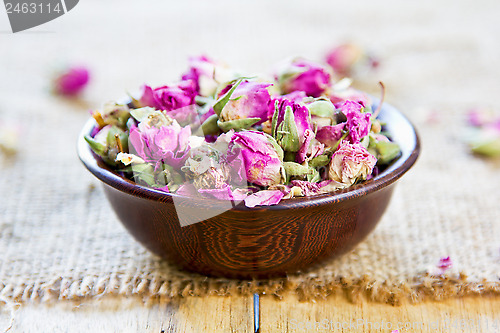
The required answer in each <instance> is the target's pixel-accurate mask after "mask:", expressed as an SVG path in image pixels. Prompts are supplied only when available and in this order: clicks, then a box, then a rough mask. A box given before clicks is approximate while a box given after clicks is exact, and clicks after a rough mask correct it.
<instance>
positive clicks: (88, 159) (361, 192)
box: [77, 103, 420, 210]
mask: <svg viewBox="0 0 500 333" xmlns="http://www.w3.org/2000/svg"><path fill="white" fill-rule="evenodd" d="M376 105H377V103H374V106H376ZM385 113H389V114H391V116H392V117H394V116H396V117H399V118H400V121H404V122H405V123H406V125H407V127H408V128H409V129H411V133H407V134H409V135H410V136H411V138H409V140H411V141H412V142H410V144H411V143H413V144H411V146H410V147H408V149H402V153H401V156H400V157H398V159H397V160H395V161H394V162H393V163H391V164H390V165H389V166H388V167H387V168H386V169H385V170H383V171H382V172H381V173H380V174H379V175H377V176H375V177H374V178H372V179H370V180H367V181H364V182H362V183H360V184H356V185H353V186H350V187H348V188H345V189H341V190H337V191H334V192H330V193H324V194H318V195H313V196H308V197H299V198H291V199H285V200H282V201H281V202H280V203H279V204H277V205H273V206H257V207H254V208H249V207H246V206H244V205H243V204H239V205H237V206H235V207H233V209H232V210H263V209H264V210H265V209H267V210H282V209H291V208H293V209H296V208H303V207H309V206H317V205H322V204H327V203H332V202H342V201H347V200H349V199H351V198H355V197H361V196H365V195H367V194H369V193H372V192H375V191H377V190H380V189H382V188H385V187H387V186H389V185H391V184H392V183H394V182H395V181H397V180H398V179H399V178H401V177H402V176H403V174H405V173H406V172H407V171H408V170H409V169H410V168H411V167H412V166H413V165H414V164H415V162H416V160H417V158H418V155H419V154H420V139H419V136H418V133H417V131H416V129H415V126H414V125H413V124H412V123H411V122H410V121H409V120H408V118H407V117H406V116H405V115H403V114H402V113H401V112H400V111H399V110H398V109H396V108H395V107H393V106H392V105H390V104H387V103H384V104H383V106H382V108H381V113H380V116H382V115H383V114H385ZM390 118H391V117H388V119H390ZM389 122H390V121H388V123H389ZM95 125H97V124H96V122H95V120H94V119H93V118H90V119H89V120H88V121H87V122H86V123H85V125H84V126H83V128H82V130H81V132H80V134H79V136H78V142H77V153H78V156H79V158H80V160H81V161H82V163H83V164H84V165H85V167H86V168H87V169H88V170H89V171H90V172H91V173H92V174H93V175H94V176H95V177H96V178H98V179H99V180H100V181H102V182H103V183H105V184H107V185H109V186H111V187H113V188H115V189H117V190H119V191H121V192H124V193H127V194H129V195H132V196H137V197H141V198H144V199H149V200H155V201H163V202H165V201H170V200H171V199H172V198H173V197H176V198H184V199H190V200H191V199H193V198H189V197H186V196H181V195H178V194H175V193H166V192H163V191H160V190H157V189H154V188H149V187H146V186H142V185H138V184H136V183H135V182H133V181H131V180H129V179H126V178H123V177H122V176H120V175H119V174H118V173H116V172H114V171H112V170H111V169H110V168H109V167H108V166H106V165H105V164H104V162H103V161H102V160H101V159H100V158H99V157H98V156H97V155H96V154H94V152H93V151H92V150H91V149H90V146H89V145H88V144H87V142H86V141H85V139H84V136H85V135H88V134H89V133H90V132H91V131H92V129H93V128H94V127H95ZM389 133H390V134H391V132H389ZM395 142H398V141H396V140H395ZM398 143H400V142H398ZM400 146H401V143H400ZM403 148H404V147H403ZM196 199H197V200H198V202H207V201H209V202H210V204H211V205H217V202H219V203H220V200H217V199H205V198H203V199H199V198H196Z"/></svg>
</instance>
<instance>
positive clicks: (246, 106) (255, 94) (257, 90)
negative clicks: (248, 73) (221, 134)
mask: <svg viewBox="0 0 500 333" xmlns="http://www.w3.org/2000/svg"><path fill="white" fill-rule="evenodd" d="M269 86H271V84H270V83H259V82H255V81H248V80H243V81H242V82H241V83H240V84H239V85H238V86H237V87H236V89H235V90H234V91H233V93H232V94H231V97H230V99H229V101H228V102H227V103H226V105H224V107H223V108H222V111H221V113H220V119H221V121H232V120H238V119H248V118H260V121H258V122H257V124H260V123H262V122H264V121H266V120H267V112H268V108H269V103H270V102H271V95H270V94H269V91H268V90H267V87H269ZM231 88H232V85H228V86H227V87H226V88H224V89H223V90H222V92H221V96H222V95H224V94H225V93H226V92H228V91H229V90H230V89H231Z"/></svg>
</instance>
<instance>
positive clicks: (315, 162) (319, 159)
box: [309, 155, 330, 168]
mask: <svg viewBox="0 0 500 333" xmlns="http://www.w3.org/2000/svg"><path fill="white" fill-rule="evenodd" d="M328 163H330V157H329V156H328V155H319V156H316V157H315V158H313V159H312V160H311V161H309V165H310V166H311V167H313V168H318V167H322V166H327V165H328Z"/></svg>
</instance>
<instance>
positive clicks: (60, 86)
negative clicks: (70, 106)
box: [53, 66, 90, 97]
mask: <svg viewBox="0 0 500 333" xmlns="http://www.w3.org/2000/svg"><path fill="white" fill-rule="evenodd" d="M89 79H90V74H89V71H88V69H87V68H85V67H81V66H76V67H70V68H68V69H67V70H65V71H64V72H62V73H60V74H59V75H58V76H57V77H56V78H55V80H54V82H53V90H54V92H55V93H56V94H59V95H63V96H68V97H74V96H77V95H79V94H80V93H81V92H82V91H83V89H84V88H85V87H86V86H87V84H88V82H89Z"/></svg>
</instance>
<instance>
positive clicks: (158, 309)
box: [0, 295, 500, 333]
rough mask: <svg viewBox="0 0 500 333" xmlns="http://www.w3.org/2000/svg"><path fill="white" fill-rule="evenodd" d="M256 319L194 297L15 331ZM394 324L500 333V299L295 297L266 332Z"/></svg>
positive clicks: (221, 300) (53, 310)
mask: <svg viewBox="0 0 500 333" xmlns="http://www.w3.org/2000/svg"><path fill="white" fill-rule="evenodd" d="M252 313H253V305H252V298H251V297H217V296H211V297H189V298H184V299H179V300H177V301H170V302H166V301H157V302H154V303H153V304H152V305H151V306H145V305H143V303H142V301H141V300H139V299H136V298H129V299H126V298H112V297H107V298H103V299H101V300H91V301H87V302H84V303H82V304H81V305H79V306H75V305H74V304H73V303H71V302H59V303H57V304H55V305H52V306H49V305H44V304H34V303H28V304H25V305H23V306H22V307H21V308H19V309H18V310H17V312H16V314H15V318H14V324H13V326H12V329H11V330H10V331H9V332H155V333H161V332H196V333H197V332H252V329H253V314H252ZM7 322H8V315H7V314H6V313H2V315H1V316H0V324H1V325H2V326H0V328H3V327H5V325H6V324H7ZM316 322H319V323H323V325H324V323H326V322H328V323H333V325H335V323H337V322H339V323H350V322H354V326H351V327H348V326H347V324H345V328H344V329H343V330H337V329H335V328H334V329H330V328H328V329H325V328H318V327H317V328H307V325H308V323H310V324H309V325H313V324H314V323H316ZM389 322H390V323H392V325H394V326H395V325H397V324H398V323H401V324H402V325H404V324H407V328H406V329H401V330H400V332H488V333H490V332H491V333H492V332H500V327H499V325H500V298H498V297H496V298H494V297H474V298H472V297H470V298H457V299H450V300H447V301H443V302H431V303H420V304H416V305H412V304H405V305H402V306H398V307H393V306H390V305H386V304H375V303H367V302H362V303H360V304H352V303H349V302H348V301H346V300H345V299H344V298H342V297H332V298H328V299H327V300H321V301H318V302H315V303H311V302H299V301H298V300H297V299H296V298H295V297H294V296H292V295H287V296H286V297H285V299H284V300H282V301H279V300H276V299H275V298H273V297H267V296H263V297H261V323H260V325H261V332H262V333H267V332H391V329H387V323H389ZM301 323H303V325H304V329H301V328H300V325H301ZM377 323H385V324H384V325H385V327H382V328H376V325H377ZM495 323H496V327H495V326H494V325H495ZM445 325H446V326H445ZM487 325H488V326H487ZM334 327H335V326H334Z"/></svg>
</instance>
